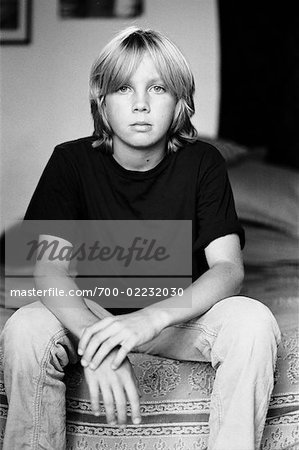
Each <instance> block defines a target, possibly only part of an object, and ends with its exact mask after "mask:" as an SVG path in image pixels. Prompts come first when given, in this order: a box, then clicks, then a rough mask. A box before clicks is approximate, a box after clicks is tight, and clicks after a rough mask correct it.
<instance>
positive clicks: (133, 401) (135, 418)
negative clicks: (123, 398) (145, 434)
mask: <svg viewBox="0 0 299 450" xmlns="http://www.w3.org/2000/svg"><path fill="white" fill-rule="evenodd" d="M135 378H136V377H135ZM125 390H126V394H127V397H128V399H129V402H130V405H131V418H132V422H133V423H134V425H139V424H140V423H141V413H140V398H139V395H140V394H139V390H138V386H137V385H136V384H135V382H134V380H133V379H130V380H129V381H128V382H127V383H126V384H125Z"/></svg>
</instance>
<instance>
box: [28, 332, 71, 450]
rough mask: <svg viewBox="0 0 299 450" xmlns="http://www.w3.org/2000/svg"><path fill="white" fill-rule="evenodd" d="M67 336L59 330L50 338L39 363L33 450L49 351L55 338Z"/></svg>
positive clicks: (36, 443)
mask: <svg viewBox="0 0 299 450" xmlns="http://www.w3.org/2000/svg"><path fill="white" fill-rule="evenodd" d="M67 334H68V330H67V329H62V330H59V331H58V332H57V333H56V334H54V336H52V337H51V338H50V341H49V343H48V345H47V347H46V350H45V353H44V356H43V358H42V361H41V370H40V375H39V377H38V381H37V387H36V395H35V399H34V404H33V408H34V425H33V433H32V449H33V450H34V449H36V450H38V440H39V435H40V425H41V423H40V414H41V398H42V391H43V387H44V379H45V376H46V367H47V364H48V357H49V354H50V351H51V349H52V348H53V347H54V345H55V341H56V340H57V338H60V337H63V336H66V335H67Z"/></svg>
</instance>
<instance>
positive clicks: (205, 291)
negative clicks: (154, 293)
mask: <svg viewBox="0 0 299 450" xmlns="http://www.w3.org/2000/svg"><path fill="white" fill-rule="evenodd" d="M205 254H206V258H207V262H208V265H209V269H208V271H207V272H206V273H204V274H203V275H202V276H201V277H200V278H199V279H198V280H196V281H195V282H194V283H193V284H192V285H191V286H190V287H188V288H187V289H186V290H185V292H184V295H183V296H182V297H179V296H176V297H171V298H168V299H166V300H162V301H160V302H158V303H154V304H152V305H150V306H148V307H146V308H144V309H142V310H140V311H136V312H133V313H131V314H125V315H123V316H116V317H113V318H110V317H109V318H106V319H103V321H101V323H98V324H96V325H94V326H91V327H89V328H88V329H86V330H85V332H84V333H83V335H82V338H81V340H80V343H79V350H78V352H79V353H80V354H82V355H84V356H83V360H82V363H83V365H85V366H88V365H90V367H91V368H96V367H97V365H98V364H99V363H100V362H101V361H102V359H103V358H104V357H105V355H106V354H107V353H109V351H111V349H112V348H114V347H116V346H117V345H119V344H120V345H121V347H120V349H119V351H118V354H117V357H116V359H115V360H114V363H113V367H114V368H117V367H118V365H119V364H121V362H122V360H123V358H125V357H126V355H127V354H128V353H129V352H130V351H131V350H132V349H133V348H134V347H136V346H139V345H142V344H143V343H145V342H148V341H149V340H151V339H153V338H154V337H155V336H157V335H159V334H160V333H161V331H162V330H163V329H164V328H166V327H169V326H171V325H174V324H177V323H180V322H186V321H188V320H191V319H193V318H194V317H197V316H200V315H202V314H204V313H205V312H206V311H207V310H208V309H210V308H211V307H212V306H213V305H214V304H215V303H217V302H218V301H219V300H221V299H223V298H226V297H230V296H232V295H236V294H237V293H239V291H240V288H241V285H242V282H243V277H244V272H243V263H242V255H241V249H240V242H239V238H238V236H237V235H235V234H231V235H226V236H224V237H221V238H218V239H215V240H214V241H212V242H211V243H210V244H209V245H208V246H207V247H206V249H205ZM190 296H191V298H192V302H191V304H190ZM185 305H188V306H185Z"/></svg>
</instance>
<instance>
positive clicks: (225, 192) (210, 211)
mask: <svg viewBox="0 0 299 450" xmlns="http://www.w3.org/2000/svg"><path fill="white" fill-rule="evenodd" d="M209 147H210V148H209V150H208V151H207V152H206V155H205V157H204V159H203V164H202V168H201V171H200V176H199V180H198V187H197V224H198V225H197V238H196V242H195V248H196V249H197V250H199V249H202V248H205V247H207V245H209V243H210V242H212V241H213V240H215V239H217V238H219V237H222V236H226V235H227V234H233V233H236V234H237V235H238V236H239V238H240V244H241V248H243V247H244V244H245V234H244V230H243V228H242V227H241V225H240V223H239V220H238V217H237V214H236V210H235V203H234V198H233V193H232V189H231V186H230V182H229V179H228V175H227V170H226V163H225V161H224V159H223V157H222V156H221V155H220V153H219V152H218V150H216V149H215V148H214V147H212V146H209Z"/></svg>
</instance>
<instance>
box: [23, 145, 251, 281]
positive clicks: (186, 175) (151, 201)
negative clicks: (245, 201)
mask: <svg viewBox="0 0 299 450" xmlns="http://www.w3.org/2000/svg"><path fill="white" fill-rule="evenodd" d="M94 140H95V138H94V137H87V138H82V139H78V140H76V141H71V142H67V143H64V144H61V145H58V146H57V147H56V148H55V150H54V152H53V154H52V156H51V158H50V160H49V162H48V164H47V165H46V167H45V169H44V172H43V174H42V176H41V179H40V181H39V183H38V185H37V188H36V190H35V192H34V195H33V197H32V199H31V202H30V204H29V207H28V210H27V212H26V215H25V219H26V220H45V221H46V220H136V219H139V220H140V219H145V220H192V272H193V275H192V278H193V280H195V279H197V278H198V277H199V276H200V275H201V274H202V273H203V272H205V271H206V270H207V268H208V266H207V262H206V258H205V254H204V249H205V247H207V246H208V244H209V243H210V242H212V241H213V240H214V239H217V238H219V237H221V236H225V235H227V234H231V233H236V234H238V235H239V237H240V241H241V246H242V247H243V245H244V231H243V229H242V228H241V226H240V224H239V221H238V218H237V215H236V212H235V206H234V200H233V195H232V191H231V187H230V184H229V180H228V177H227V172H226V164H225V161H224V159H223V158H222V156H221V155H220V153H219V152H218V150H217V149H215V148H214V147H213V146H211V145H210V144H207V143H204V142H201V141H197V142H196V143H194V144H190V145H186V146H185V147H184V148H181V149H180V150H178V151H177V152H175V153H172V154H170V155H167V156H165V157H164V159H163V160H162V161H161V162H160V163H159V164H158V165H157V166H155V167H154V168H153V169H150V170H147V171H144V172H141V171H133V170H127V169H125V168H123V167H122V166H121V165H119V164H118V163H117V162H116V160H115V159H114V158H113V156H112V155H111V154H107V153H105V152H104V151H103V150H102V149H101V148H93V147H92V142H93V141H94ZM47 227H48V228H47ZM41 234H51V235H55V236H56V235H57V236H60V237H62V238H64V239H66V240H69V241H71V240H72V238H71V237H70V235H68V236H65V235H63V232H62V233H61V231H60V230H59V229H54V230H53V228H51V226H50V224H49V223H47V222H45V228H44V229H43V230H41ZM61 234H62V235H61Z"/></svg>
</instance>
